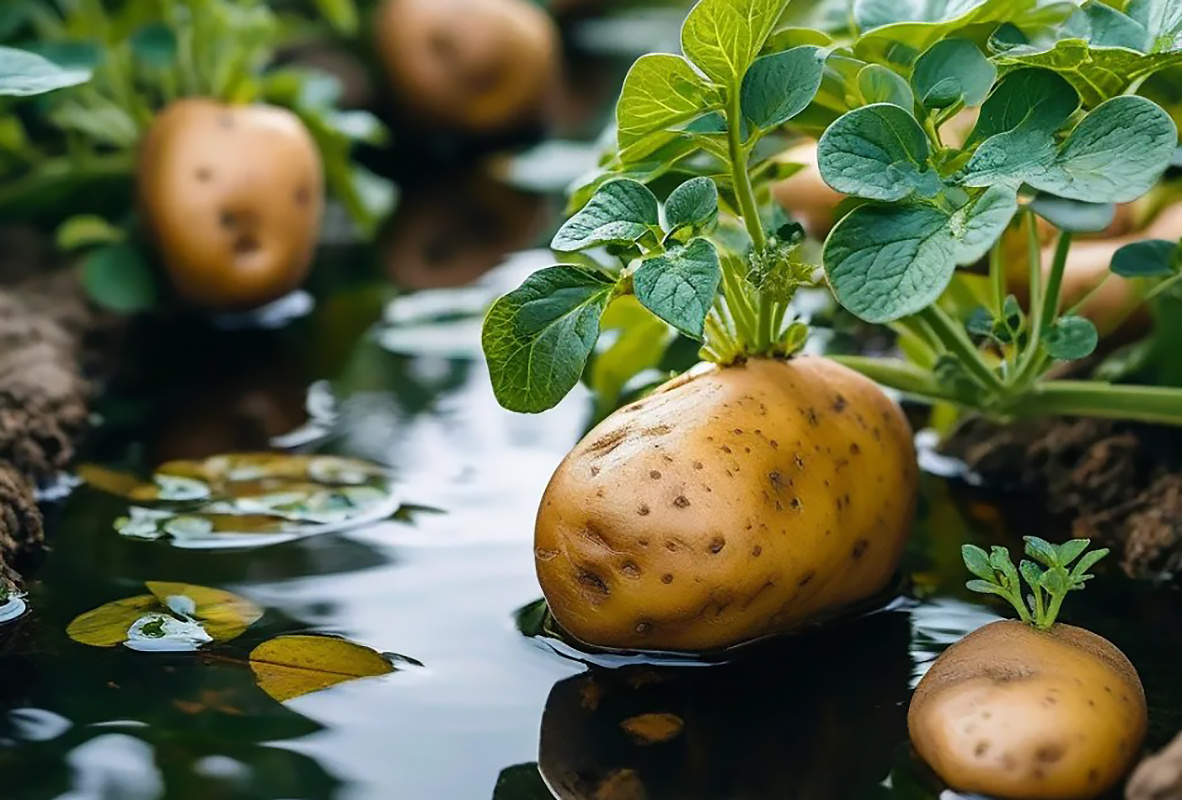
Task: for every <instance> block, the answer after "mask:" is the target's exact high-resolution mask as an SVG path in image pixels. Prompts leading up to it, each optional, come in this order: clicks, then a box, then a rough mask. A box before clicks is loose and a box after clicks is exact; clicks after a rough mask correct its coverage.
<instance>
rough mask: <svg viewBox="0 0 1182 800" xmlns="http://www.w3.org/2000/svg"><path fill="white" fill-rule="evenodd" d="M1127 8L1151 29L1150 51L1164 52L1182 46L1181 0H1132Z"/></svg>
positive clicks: (1134, 17)
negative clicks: (1181, 38)
mask: <svg viewBox="0 0 1182 800" xmlns="http://www.w3.org/2000/svg"><path fill="white" fill-rule="evenodd" d="M1125 10H1126V11H1127V12H1128V15H1129V16H1130V17H1132V18H1133V19H1135V20H1137V21H1138V22H1140V23H1141V24H1142V25H1144V26H1145V28H1146V30H1148V31H1149V36H1150V51H1151V52H1154V53H1163V52H1168V51H1170V50H1178V49H1179V48H1182V41H1179V37H1180V36H1182V2H1180V0H1131V2H1129V4H1128V6H1126V8H1125Z"/></svg>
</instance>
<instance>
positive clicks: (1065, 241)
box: [1013, 231, 1071, 387]
mask: <svg viewBox="0 0 1182 800" xmlns="http://www.w3.org/2000/svg"><path fill="white" fill-rule="evenodd" d="M1070 252H1071V234H1070V233H1069V232H1067V231H1063V232H1062V233H1060V234H1059V241H1058V242H1057V243H1056V244H1055V257H1054V259H1053V260H1052V261H1051V272H1050V274H1049V275H1048V276H1047V285H1046V290H1045V292H1044V293H1043V296H1042V302H1041V303H1039V304H1038V305H1035V304H1034V298H1033V296H1032V297H1031V311H1032V314H1033V317H1032V319H1031V321H1030V341H1029V342H1027V344H1026V351H1025V352H1024V353H1023V354H1022V359H1021V362H1020V363H1019V365H1018V369H1017V371H1016V372H1015V374H1014V381H1013V382H1014V384H1015V385H1017V386H1019V387H1022V386H1025V385H1027V384H1029V383H1030V382H1032V381H1033V380H1034V379H1035V378H1037V377H1038V374H1039V369H1040V367H1041V365H1042V364H1043V363H1044V361H1043V358H1042V355H1043V354H1042V352H1041V347H1042V337H1043V333H1044V332H1045V331H1046V329H1048V328H1050V326H1051V325H1052V324H1054V322H1055V319H1056V318H1057V317H1058V316H1059V302H1060V297H1059V295H1060V291H1061V289H1062V286H1063V273H1064V272H1065V271H1066V269H1067V254H1068V253H1070ZM1040 271H1041V270H1040Z"/></svg>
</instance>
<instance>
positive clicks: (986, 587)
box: [965, 580, 1006, 597]
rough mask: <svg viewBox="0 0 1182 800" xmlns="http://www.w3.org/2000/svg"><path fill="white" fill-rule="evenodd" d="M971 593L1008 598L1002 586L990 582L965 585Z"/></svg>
mask: <svg viewBox="0 0 1182 800" xmlns="http://www.w3.org/2000/svg"><path fill="white" fill-rule="evenodd" d="M965 586H966V587H967V588H968V590H969V591H970V592H980V593H981V594H996V595H1000V596H1002V597H1005V596H1006V592H1005V590H1004V589H1002V588H1001V587H1000V586H998V585H997V584H995V583H990V582H989V581H977V580H973V581H969V582H968V583H966V584H965Z"/></svg>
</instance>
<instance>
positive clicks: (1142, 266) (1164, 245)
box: [1109, 239, 1178, 278]
mask: <svg viewBox="0 0 1182 800" xmlns="http://www.w3.org/2000/svg"><path fill="white" fill-rule="evenodd" d="M1109 269H1111V270H1112V271H1113V272H1114V273H1116V274H1117V275H1120V276H1121V277H1123V278H1158V277H1166V276H1169V275H1173V274H1174V273H1176V272H1177V271H1178V243H1177V242H1171V241H1167V240H1165V239H1144V240H1142V241H1140V242H1133V243H1131V244H1126V245H1124V246H1123V247H1121V248H1120V249H1119V250H1117V251H1116V253H1114V254H1113V256H1112V264H1111V265H1110V266H1109Z"/></svg>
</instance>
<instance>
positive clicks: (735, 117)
mask: <svg viewBox="0 0 1182 800" xmlns="http://www.w3.org/2000/svg"><path fill="white" fill-rule="evenodd" d="M729 95H730V97H729V102H728V103H727V120H726V135H727V147H728V151H729V153H730V167H731V179H732V182H733V183H734V190H735V197H736V199H738V201H739V211H740V212H741V213H742V215H743V224H744V225H746V226H747V234H748V235H749V236H750V237H751V246H752V248H753V249H754V250H755V252H756V253H762V252H763V251H764V250H766V249H767V235H766V234H765V233H764V231H763V222H762V221H761V220H760V218H759V206H758V205H757V204H756V202H755V190H754V188H752V186H751V176H750V175H749V174H748V172H747V149H746V147H744V146H743V141H742V126H743V111H742V107H741V105H740V102H739V87H738V86H732V87H731V88H730V92H729ZM772 306H773V302H772V297H771V296H770V295H769V294H768V293H766V292H760V293H759V311H758V315H757V318H756V319H757V324H756V327H755V331H754V333H755V335H756V337H757V338H756V340H755V341H749V342H744V344H746V345H748V346H751V347H754V349H755V352H756V353H763V352H766V351H767V350H769V349H770V348H771V345H772V333H771V328H772V320H771V317H772V313H773V308H772Z"/></svg>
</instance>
